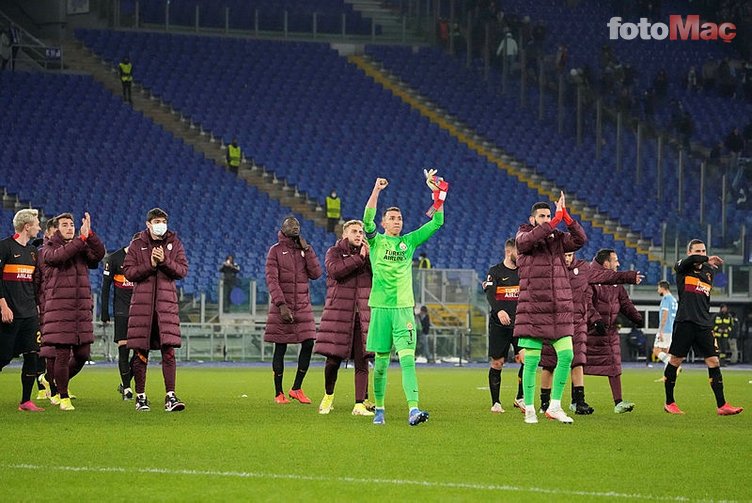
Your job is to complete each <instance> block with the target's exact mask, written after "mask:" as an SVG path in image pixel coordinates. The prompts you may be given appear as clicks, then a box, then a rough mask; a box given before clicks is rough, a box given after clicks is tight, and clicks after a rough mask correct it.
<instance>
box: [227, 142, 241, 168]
mask: <svg viewBox="0 0 752 503" xmlns="http://www.w3.org/2000/svg"><path fill="white" fill-rule="evenodd" d="M242 160H243V152H242V151H241V150H240V147H239V146H238V139H237V138H233V139H232V142H231V143H230V144H229V145H227V167H228V168H230V171H232V172H233V173H237V172H238V170H239V169H240V162H241V161H242Z"/></svg>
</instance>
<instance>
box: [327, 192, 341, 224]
mask: <svg viewBox="0 0 752 503" xmlns="http://www.w3.org/2000/svg"><path fill="white" fill-rule="evenodd" d="M340 218H342V201H341V200H340V198H339V197H337V191H336V190H334V189H332V191H331V192H330V193H329V195H328V196H326V230H327V232H335V230H336V228H337V224H338V223H339V219H340Z"/></svg>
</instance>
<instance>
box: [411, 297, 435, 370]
mask: <svg viewBox="0 0 752 503" xmlns="http://www.w3.org/2000/svg"><path fill="white" fill-rule="evenodd" d="M418 321H419V322H420V325H419V326H420V333H419V334H418V347H417V349H416V351H415V353H416V355H417V358H416V360H415V361H416V363H421V362H419V361H418V360H419V359H421V358H422V359H423V360H424V361H423V363H425V362H431V363H433V357H432V355H431V351H430V350H429V347H428V334H429V332H430V331H431V316H429V314H428V308H427V307H426V306H420V311H418Z"/></svg>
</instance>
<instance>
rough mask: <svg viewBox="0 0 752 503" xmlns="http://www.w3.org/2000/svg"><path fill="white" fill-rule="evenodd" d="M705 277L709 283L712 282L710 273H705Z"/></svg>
mask: <svg viewBox="0 0 752 503" xmlns="http://www.w3.org/2000/svg"><path fill="white" fill-rule="evenodd" d="M705 277H706V278H708V281H710V280H711V279H710V273H709V272H706V273H705Z"/></svg>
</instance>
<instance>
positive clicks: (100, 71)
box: [63, 40, 327, 229]
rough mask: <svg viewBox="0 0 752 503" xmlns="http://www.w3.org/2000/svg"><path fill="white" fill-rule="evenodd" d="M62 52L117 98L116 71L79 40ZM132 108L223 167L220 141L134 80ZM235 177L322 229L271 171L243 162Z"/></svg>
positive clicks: (310, 209) (311, 207)
mask: <svg viewBox="0 0 752 503" xmlns="http://www.w3.org/2000/svg"><path fill="white" fill-rule="evenodd" d="M63 50H64V51H65V57H66V65H67V66H68V68H69V69H71V70H75V71H80V72H85V73H87V74H91V76H92V77H93V78H94V79H95V80H96V81H98V82H99V83H101V84H102V86H103V87H105V88H106V89H107V90H109V91H111V92H112V93H113V94H114V95H116V96H120V95H121V94H122V89H121V84H120V80H119V78H118V76H117V70H116V68H114V67H113V66H111V65H110V64H109V63H107V62H105V61H104V60H101V59H100V58H99V57H98V56H96V55H95V54H94V53H92V52H91V51H90V50H89V49H87V48H86V47H85V46H84V45H83V44H82V43H81V42H79V41H76V40H66V41H64V42H63ZM132 106H133V109H134V110H136V111H137V112H140V113H141V114H143V115H144V116H146V117H148V118H149V119H151V120H152V121H154V122H155V123H156V124H158V125H159V126H161V127H162V128H164V129H165V130H166V131H168V132H170V133H172V134H173V135H174V136H175V137H176V138H179V139H180V140H182V141H183V142H184V143H185V144H187V145H189V146H190V147H192V148H193V149H194V150H195V151H196V152H198V153H200V154H202V155H203V156H204V157H205V158H206V159H209V160H211V161H213V162H214V163H215V164H217V165H218V166H220V167H225V165H226V162H225V148H226V147H225V145H223V144H222V140H221V139H218V138H215V137H214V136H213V135H212V133H211V132H209V131H204V130H203V128H202V127H201V125H200V124H196V123H193V122H191V121H189V120H187V119H186V118H185V117H183V116H181V115H180V114H179V113H178V112H176V111H175V110H174V109H172V108H171V107H170V106H169V105H165V104H164V103H162V102H161V100H158V99H155V98H154V97H153V96H152V95H151V93H150V92H149V91H148V89H145V88H144V87H142V86H141V85H139V84H138V81H137V80H136V81H134V85H133V105H132ZM238 177H239V178H240V179H242V180H244V181H245V182H246V183H248V184H250V185H253V186H255V187H256V188H257V189H259V190H260V191H263V192H265V193H267V194H268V195H269V197H270V198H272V199H274V200H277V201H278V202H279V203H280V204H281V205H282V206H284V207H286V208H289V209H290V211H291V212H294V213H297V214H299V215H301V216H303V217H304V218H306V219H307V220H310V221H311V222H313V223H314V224H315V225H317V226H318V227H321V228H324V229H325V228H326V223H327V221H326V214H325V212H324V211H323V208H322V207H321V205H320V204H319V203H318V202H316V201H315V200H313V199H310V198H308V197H307V196H306V195H305V194H303V193H300V192H299V191H298V190H297V189H296V188H295V187H292V186H290V185H288V184H287V183H286V182H284V181H282V182H281V181H280V180H278V179H277V178H276V176H275V175H274V173H273V172H271V171H268V170H266V169H264V168H263V167H262V166H258V165H256V164H255V163H248V162H247V161H246V160H245V159H244V162H243V164H241V167H240V169H239V171H238Z"/></svg>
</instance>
